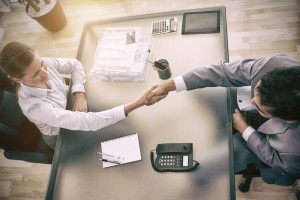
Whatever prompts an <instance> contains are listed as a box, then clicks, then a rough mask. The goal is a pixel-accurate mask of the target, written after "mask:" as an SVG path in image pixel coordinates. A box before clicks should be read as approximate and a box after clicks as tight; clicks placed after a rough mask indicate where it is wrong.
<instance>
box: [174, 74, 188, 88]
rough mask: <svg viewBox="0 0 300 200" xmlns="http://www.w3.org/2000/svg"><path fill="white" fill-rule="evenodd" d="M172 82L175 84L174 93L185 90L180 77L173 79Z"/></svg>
mask: <svg viewBox="0 0 300 200" xmlns="http://www.w3.org/2000/svg"><path fill="white" fill-rule="evenodd" d="M174 82H175V86H176V92H181V91H184V90H186V89H187V87H186V85H185V82H184V80H183V78H182V76H177V77H175V78H174Z"/></svg>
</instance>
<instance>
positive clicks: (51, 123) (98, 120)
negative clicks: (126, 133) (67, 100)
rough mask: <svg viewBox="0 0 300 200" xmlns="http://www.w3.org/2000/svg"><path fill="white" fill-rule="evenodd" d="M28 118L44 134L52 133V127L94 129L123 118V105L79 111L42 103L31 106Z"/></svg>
mask: <svg viewBox="0 0 300 200" xmlns="http://www.w3.org/2000/svg"><path fill="white" fill-rule="evenodd" d="M29 115H30V118H31V119H32V120H33V121H34V123H36V124H37V125H38V127H39V128H41V127H40V126H39V124H40V125H42V124H44V127H43V128H41V129H40V130H41V131H42V132H43V134H45V135H51V134H53V131H52V130H51V129H52V127H53V128H54V127H59V128H65V129H70V130H82V131H96V130H99V129H101V128H104V127H106V126H108V125H111V124H114V123H116V122H118V121H120V120H122V119H125V118H126V116H125V111H124V106H123V105H122V106H118V107H114V108H112V109H109V110H105V111H101V112H87V113H86V112H79V111H76V112H74V111H69V110H64V109H61V108H55V107H53V106H52V105H51V104H50V103H43V104H40V105H39V106H37V107H35V108H32V109H31V111H30V113H29Z"/></svg>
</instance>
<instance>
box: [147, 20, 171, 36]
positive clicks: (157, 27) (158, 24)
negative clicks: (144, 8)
mask: <svg viewBox="0 0 300 200" xmlns="http://www.w3.org/2000/svg"><path fill="white" fill-rule="evenodd" d="M169 32H170V22H169V21H167V20H161V21H155V22H152V28H151V34H152V35H158V34H162V33H169Z"/></svg>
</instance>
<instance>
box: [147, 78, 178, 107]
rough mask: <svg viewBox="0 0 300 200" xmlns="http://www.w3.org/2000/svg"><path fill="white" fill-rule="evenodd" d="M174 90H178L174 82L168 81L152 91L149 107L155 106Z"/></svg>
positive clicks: (149, 96) (148, 97)
mask: <svg viewBox="0 0 300 200" xmlns="http://www.w3.org/2000/svg"><path fill="white" fill-rule="evenodd" d="M173 90H176V86H175V82H174V80H168V81H166V82H164V83H161V84H159V85H158V86H157V87H156V88H154V89H153V90H151V92H150V93H149V95H148V96H147V101H148V104H147V105H152V104H155V103H157V102H159V101H160V100H162V99H163V98H166V97H167V95H168V93H169V92H170V91H173Z"/></svg>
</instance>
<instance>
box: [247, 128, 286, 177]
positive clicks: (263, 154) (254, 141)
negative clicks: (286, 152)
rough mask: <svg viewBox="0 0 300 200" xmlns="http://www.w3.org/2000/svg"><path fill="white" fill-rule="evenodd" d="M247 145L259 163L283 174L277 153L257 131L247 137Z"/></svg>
mask: <svg viewBox="0 0 300 200" xmlns="http://www.w3.org/2000/svg"><path fill="white" fill-rule="evenodd" d="M247 144H248V146H249V148H250V149H251V150H252V152H253V153H254V154H255V155H257V157H258V158H259V159H260V160H261V161H263V162H264V163H265V164H267V165H269V166H270V167H272V168H273V169H275V170H277V171H278V172H279V173H283V172H284V170H282V166H283V163H282V161H281V158H280V156H279V153H278V152H277V151H276V150H275V149H273V148H272V147H271V146H270V145H269V143H268V138H267V136H266V135H265V134H263V133H261V132H258V131H255V132H253V133H252V134H251V135H250V136H249V139H248V142H247Z"/></svg>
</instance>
